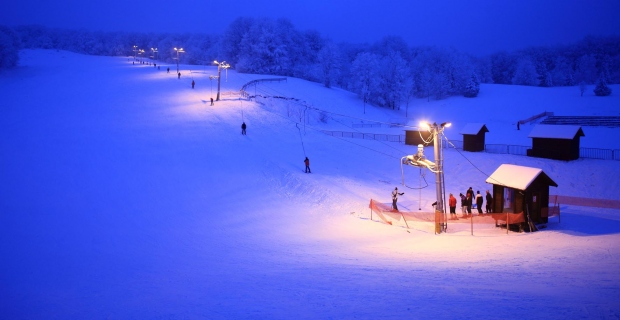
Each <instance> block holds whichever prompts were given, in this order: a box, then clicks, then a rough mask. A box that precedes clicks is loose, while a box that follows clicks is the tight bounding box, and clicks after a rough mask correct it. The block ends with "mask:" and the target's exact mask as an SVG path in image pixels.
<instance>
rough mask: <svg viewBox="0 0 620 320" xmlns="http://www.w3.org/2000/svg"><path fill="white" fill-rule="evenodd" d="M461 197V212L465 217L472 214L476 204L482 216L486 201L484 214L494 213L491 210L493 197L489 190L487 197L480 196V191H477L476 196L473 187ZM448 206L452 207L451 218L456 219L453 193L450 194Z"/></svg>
mask: <svg viewBox="0 0 620 320" xmlns="http://www.w3.org/2000/svg"><path fill="white" fill-rule="evenodd" d="M459 196H460V198H461V211H462V213H463V215H465V214H471V208H472V207H473V205H474V203H475V204H476V209H477V210H478V214H482V213H483V212H482V205H483V204H484V202H485V200H486V206H485V211H484V212H485V213H491V212H492V211H493V210H492V209H491V205H492V204H493V196H492V195H491V193H490V192H489V190H487V193H486V196H484V197H483V196H482V194H480V190H478V191H476V193H475V194H474V190H473V189H472V187H469V189H467V191H466V192H465V194H464V195H463V194H462V193H460V194H459ZM485 198H486V199H485ZM448 204H449V206H450V217H452V218H453V219H454V218H456V198H455V197H454V195H453V194H452V193H451V194H450V199H449V201H448ZM452 215H454V216H452Z"/></svg>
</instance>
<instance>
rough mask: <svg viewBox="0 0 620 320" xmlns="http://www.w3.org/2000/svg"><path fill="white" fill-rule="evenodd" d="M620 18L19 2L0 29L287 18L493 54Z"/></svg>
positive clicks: (190, 26)
mask: <svg viewBox="0 0 620 320" xmlns="http://www.w3.org/2000/svg"><path fill="white" fill-rule="evenodd" d="M619 12H620V1H619V0H594V1H591V0H468V1H454V0H453V1H448V0H434V1H431V0H425V1H420V0H413V1H395V0H387V1H370V0H356V1H349V0H314V1H302V0H269V1H264V0H254V1H252V0H237V1H210V0H206V1H198V0H177V1H161V0H153V1H145V2H131V1H120V0H106V1H103V0H90V1H84V0H79V1H78V0H58V1H49V0H19V1H10V2H8V3H6V4H3V10H0V23H1V24H6V25H9V26H15V25H22V24H41V25H44V26H48V27H59V28H84V29H88V30H105V31H116V30H126V31H139V32H151V31H154V32H206V33H221V32H222V31H223V30H224V29H225V28H226V27H227V26H228V25H229V24H230V22H231V21H233V20H234V19H235V18H237V17H240V16H252V17H270V18H287V19H289V20H290V21H291V22H292V23H293V24H294V25H295V27H296V28H297V29H299V30H309V29H314V30H317V31H319V32H320V33H321V34H322V35H324V36H326V37H329V38H331V39H333V40H337V41H348V42H354V43H361V42H374V41H377V40H379V39H381V38H382V37H384V36H388V35H390V36H400V37H402V38H403V39H404V40H405V41H407V42H408V43H409V44H410V45H412V46H417V45H438V46H453V47H455V48H457V49H459V50H462V51H465V52H470V53H473V54H488V53H491V52H495V51H498V50H515V49H520V48H523V47H527V46H532V45H553V44H566V43H571V42H574V41H577V40H579V39H581V38H583V37H584V36H586V35H610V34H620V19H618V17H619Z"/></svg>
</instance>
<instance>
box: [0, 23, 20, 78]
mask: <svg viewBox="0 0 620 320" xmlns="http://www.w3.org/2000/svg"><path fill="white" fill-rule="evenodd" d="M19 49H20V40H19V36H18V34H17V33H16V32H15V31H14V30H13V29H11V28H9V27H6V26H0V69H7V68H12V67H15V66H16V65H17V62H18V61H19Z"/></svg>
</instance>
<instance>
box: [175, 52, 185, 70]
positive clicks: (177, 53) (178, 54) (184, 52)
mask: <svg viewBox="0 0 620 320" xmlns="http://www.w3.org/2000/svg"><path fill="white" fill-rule="evenodd" d="M174 51H176V52H177V74H178V73H179V53H185V51H183V48H180V49H177V48H174Z"/></svg>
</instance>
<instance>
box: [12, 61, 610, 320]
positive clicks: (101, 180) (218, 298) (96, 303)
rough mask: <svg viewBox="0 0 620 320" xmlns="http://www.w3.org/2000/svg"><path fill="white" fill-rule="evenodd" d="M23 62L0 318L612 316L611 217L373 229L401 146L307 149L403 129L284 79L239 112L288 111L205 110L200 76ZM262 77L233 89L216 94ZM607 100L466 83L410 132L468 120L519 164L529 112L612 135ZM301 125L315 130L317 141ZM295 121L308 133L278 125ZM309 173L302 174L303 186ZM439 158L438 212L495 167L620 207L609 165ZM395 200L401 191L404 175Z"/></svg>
mask: <svg viewBox="0 0 620 320" xmlns="http://www.w3.org/2000/svg"><path fill="white" fill-rule="evenodd" d="M21 61H22V65H21V66H20V67H18V68H17V69H15V70H12V71H11V72H4V73H2V74H0V90H1V92H3V97H2V109H3V116H2V117H0V134H1V137H2V139H1V140H0V154H1V157H0V181H2V182H3V183H2V184H0V194H1V195H2V196H1V197H0V256H1V257H2V263H0V318H7V319H27V318H28V319H32V318H37V319H48V318H60V319H67V318H70V319H83V318H88V319H100V318H111V319H136V318H145V319H164V318H165V319H203V318H204V319H378V318H381V319H402V318H431V317H433V318H454V317H455V315H456V314H458V315H459V316H460V317H465V318H476V319H496V318H532V317H535V318H549V319H566V318H578V317H579V318H611V319H613V318H618V317H619V316H620V303H618V299H617V298H616V297H618V296H619V295H620V276H619V275H618V272H617V266H618V263H619V262H620V249H619V248H618V246H617V244H618V243H619V240H620V235H619V232H620V218H618V213H619V212H620V211H619V210H612V209H597V208H587V207H577V206H562V212H563V213H562V222H561V223H557V220H556V219H555V218H552V219H551V223H549V225H548V228H547V229H545V230H544V231H541V232H537V233H531V234H525V233H524V234H518V233H510V234H509V235H506V233H505V230H503V231H502V230H500V229H494V228H491V229H489V230H484V231H483V232H480V233H477V234H476V235H475V236H471V235H470V234H469V230H464V231H460V232H452V233H448V234H442V235H437V236H436V235H434V234H433V232H432V231H428V229H427V228H424V227H418V228H414V229H411V230H409V231H408V230H407V229H406V228H405V227H404V226H401V225H398V226H389V225H385V224H383V223H380V222H377V221H371V220H370V213H369V209H368V202H369V200H370V199H371V198H374V199H377V200H379V201H384V202H388V201H389V199H390V198H389V192H390V191H391V190H392V189H393V188H394V187H395V186H399V187H401V185H400V182H401V173H400V167H399V164H398V161H399V159H400V157H402V156H404V155H406V154H408V153H409V154H410V153H412V152H414V148H413V147H410V146H405V145H402V144H398V143H387V142H379V141H370V140H362V139H338V138H334V137H330V136H327V135H324V134H322V133H320V132H319V131H318V129H327V130H342V131H351V130H352V129H351V124H353V123H360V122H362V121H364V119H367V120H378V121H390V120H393V119H405V113H404V112H405V110H404V108H403V109H401V110H400V111H391V110H387V109H382V108H375V107H371V106H366V113H365V114H364V113H363V105H362V104H361V102H360V101H359V100H357V99H356V98H355V95H353V94H351V93H348V92H346V91H343V90H340V89H326V88H323V87H322V86H321V85H319V84H315V83H310V82H307V81H303V80H299V79H292V78H289V79H288V80H287V81H286V82H282V83H266V84H259V85H257V87H256V92H257V93H258V94H262V95H279V96H286V97H294V98H296V99H299V100H300V101H301V102H292V100H282V99H261V100H260V102H261V104H257V103H254V102H248V101H243V102H242V101H240V100H236V99H234V98H231V99H230V100H225V101H219V102H216V103H215V105H214V106H210V105H209V102H207V101H208V100H209V97H210V96H211V85H212V83H210V81H209V80H208V75H209V74H215V73H216V70H215V67H204V66H203V67H201V66H181V68H182V71H181V72H182V77H181V79H177V77H176V76H175V75H174V74H173V73H174V72H171V73H170V74H167V73H166V72H165V71H164V70H163V69H165V67H167V66H162V67H163V69H162V70H157V69H155V68H154V67H153V66H147V65H132V64H131V61H129V60H128V59H127V58H111V57H91V56H83V55H77V54H73V53H68V52H62V51H61V52H57V51H46V50H36V51H24V52H23V53H22V59H21ZM175 67H176V66H171V69H173V70H174V69H175ZM190 69H192V72H191V73H190ZM266 77H269V76H264V75H246V74H237V73H236V72H234V71H232V70H230V71H228V74H227V77H224V76H223V77H222V80H223V81H222V88H223V90H222V91H230V90H238V89H239V88H240V87H241V86H242V85H243V84H245V83H247V82H249V81H250V80H253V79H261V78H266ZM192 78H193V79H194V80H195V81H196V89H191V85H190V83H191V80H192ZM213 88H214V90H215V88H216V84H215V83H213ZM612 88H613V89H614V95H612V96H611V97H608V98H598V97H594V96H593V95H592V94H590V95H588V96H584V97H579V90H578V89H577V88H529V87H515V86H499V85H483V86H482V91H481V95H480V97H478V98H476V99H465V98H458V97H455V98H450V99H446V100H441V101H426V100H416V101H412V102H410V106H409V112H410V113H409V117H407V119H406V120H407V121H409V122H411V123H417V122H418V120H419V119H420V118H426V119H429V120H430V121H437V122H442V121H452V122H453V123H454V126H453V128H451V129H450V130H453V132H454V133H451V132H450V131H447V132H446V135H447V136H448V137H449V138H451V139H455V140H460V137H459V136H458V134H457V133H458V132H459V129H460V128H461V127H463V126H464V125H465V124H466V123H468V122H481V123H485V124H486V125H487V127H488V128H489V130H490V132H489V133H487V143H522V144H523V145H528V144H529V143H530V140H529V139H528V138H527V134H528V133H529V131H530V130H529V129H530V128H531V127H530V126H529V125H524V126H523V127H522V129H521V130H520V131H517V130H516V127H515V124H516V121H517V120H520V119H525V118H528V117H530V116H532V115H534V114H538V113H540V112H543V111H554V112H555V113H556V114H559V115H563V114H565V115H575V114H577V115H590V114H597V115H599V114H601V115H617V113H618V111H617V108H616V106H618V105H620V101H619V98H618V97H619V96H620V95H616V94H615V92H620V87H618V86H613V87H612ZM225 97H227V96H225ZM300 105H303V106H311V107H313V108H318V109H321V110H325V111H328V112H331V114H330V117H329V118H328V120H327V122H326V123H323V122H321V121H319V120H318V119H319V118H320V116H319V114H318V113H317V112H315V111H312V109H311V110H310V111H308V109H305V107H303V108H301V107H299V106H300ZM300 108H301V109H300ZM302 109H305V110H306V112H307V113H308V117H307V118H308V119H310V120H309V122H308V123H306V125H305V126H304V125H303V124H297V125H296V121H294V120H292V117H287V115H296V114H297V115H298V112H299V111H300V110H302ZM506 110H510V111H509V112H508V111H506ZM481 115H482V116H481ZM242 121H245V122H246V123H247V124H248V130H247V131H248V135H247V136H242V135H241V134H240V131H241V129H240V125H241V122H242ZM381 130H382V132H385V131H387V132H390V133H394V134H400V133H402V128H392V129H385V128H381ZM364 131H368V132H373V131H374V129H364ZM594 131H596V132H594ZM593 132H594V133H593ZM618 132H619V129H596V130H591V128H589V127H587V128H584V133H585V135H586V136H585V137H583V138H582V146H593V147H602V148H609V149H613V148H620V147H619V144H618V142H617V139H614V137H615V135H617V134H618ZM591 135H596V137H597V139H596V142H593V141H592V140H594V139H592V140H590V139H589V138H590V137H591ZM599 145H602V146H599ZM306 155H307V156H308V157H309V158H310V160H311V168H312V172H313V173H312V174H305V173H304V172H303V168H304V167H303V159H304V156H306ZM445 158H446V163H445V170H446V191H447V192H453V193H457V194H458V192H463V191H465V189H467V188H468V187H469V186H473V187H474V189H475V190H484V189H486V188H488V187H489V185H487V184H486V183H485V182H484V181H485V179H486V178H487V176H488V175H490V174H491V173H492V172H493V171H494V170H495V169H496V168H497V167H498V166H499V165H501V164H502V163H510V164H518V165H523V166H530V167H537V168H541V169H543V171H544V172H545V173H547V174H548V175H549V176H550V177H551V178H552V179H553V180H554V181H555V182H557V183H558V185H559V187H558V188H552V189H551V193H553V194H561V195H574V196H583V197H594V198H606V199H615V200H619V199H620V197H619V196H618V191H620V185H619V182H618V181H620V179H619V178H620V170H618V169H619V168H620V164H618V163H617V162H616V161H603V160H587V159H580V160H577V161H571V162H562V161H553V160H545V159H536V158H529V157H521V156H510V155H496V154H486V153H467V152H458V151H455V150H446V152H445ZM426 180H427V181H428V184H429V187H428V188H425V189H423V190H422V192H421V194H418V190H415V189H407V188H406V187H401V188H404V190H405V195H404V196H403V197H402V198H401V200H399V206H401V207H402V208H408V209H410V210H416V208H417V207H423V208H424V209H425V210H430V203H432V202H434V193H435V191H434V190H435V188H434V178H433V177H432V176H431V175H430V174H427V176H426ZM406 182H407V184H408V185H410V186H417V185H418V184H419V182H420V180H419V175H418V172H417V169H415V170H408V172H407V176H406ZM420 199H421V201H420Z"/></svg>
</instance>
